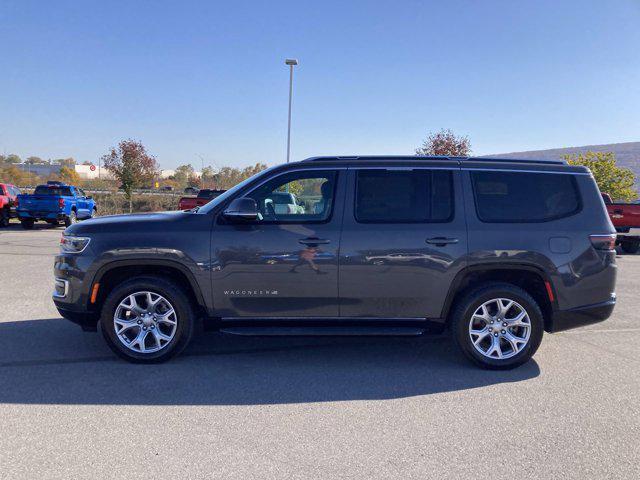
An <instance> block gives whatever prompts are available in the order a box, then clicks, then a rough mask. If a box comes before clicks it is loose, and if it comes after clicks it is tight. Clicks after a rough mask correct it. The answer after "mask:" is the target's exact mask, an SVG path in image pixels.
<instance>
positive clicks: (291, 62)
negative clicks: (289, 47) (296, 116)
mask: <svg viewBox="0 0 640 480" xmlns="http://www.w3.org/2000/svg"><path fill="white" fill-rule="evenodd" d="M284 63H285V65H289V122H288V125H287V163H289V158H290V156H291V101H292V99H293V67H294V66H296V65H298V60H296V59H295V58H287V59H286V60H285V61H284Z"/></svg>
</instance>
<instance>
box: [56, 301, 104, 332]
mask: <svg viewBox="0 0 640 480" xmlns="http://www.w3.org/2000/svg"><path fill="white" fill-rule="evenodd" d="M54 303H55V304H56V308H57V309H58V313H59V314H60V316H61V317H62V318H66V319H67V320H69V321H71V322H73V323H75V324H76V325H80V327H81V328H82V330H84V331H85V332H95V331H96V330H98V315H97V314H96V313H95V312H75V311H73V310H69V309H68V308H64V307H65V306H64V305H60V304H59V303H58V302H56V301H55V300H54Z"/></svg>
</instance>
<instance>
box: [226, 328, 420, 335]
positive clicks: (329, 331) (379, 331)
mask: <svg viewBox="0 0 640 480" xmlns="http://www.w3.org/2000/svg"><path fill="white" fill-rule="evenodd" d="M220 332H222V333H227V334H229V335H245V336H274V337H275V336H301V337H303V336H314V337H318V336H320V337H322V336H387V335H391V336H404V337H407V336H409V337H411V336H417V335H422V334H423V333H424V332H425V329H424V328H420V327H385V326H344V327H339V326H333V327H322V326H320V327H311V326H310V327H278V326H274V327H224V328H221V329H220Z"/></svg>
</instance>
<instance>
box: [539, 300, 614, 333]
mask: <svg viewBox="0 0 640 480" xmlns="http://www.w3.org/2000/svg"><path fill="white" fill-rule="evenodd" d="M615 306H616V297H615V295H612V297H611V299H610V300H608V301H606V302H602V303H596V304H593V305H586V306H584V307H578V308H572V309H570V310H558V311H556V312H553V315H552V319H551V325H550V327H551V328H550V330H549V332H550V333H555V332H561V331H563V330H570V329H572V328H578V327H583V326H585V325H590V324H592V323H598V322H602V321H604V320H606V319H607V318H609V317H610V316H611V314H612V313H613V309H614V307H615Z"/></svg>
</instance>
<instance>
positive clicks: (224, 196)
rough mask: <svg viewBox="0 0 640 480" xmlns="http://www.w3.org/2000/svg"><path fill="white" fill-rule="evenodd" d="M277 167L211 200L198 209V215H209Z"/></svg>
mask: <svg viewBox="0 0 640 480" xmlns="http://www.w3.org/2000/svg"><path fill="white" fill-rule="evenodd" d="M276 167H277V165H276V166H275V167H269V168H267V169H266V170H263V171H261V172H259V173H256V174H255V175H253V176H252V177H249V178H247V179H246V180H243V181H242V182H240V183H238V184H237V185H236V186H234V187H231V188H230V189H229V190H227V191H226V192H224V193H223V194H221V195H219V196H217V197H216V198H214V199H213V200H211V201H210V202H209V203H207V204H206V205H203V206H202V207H200V208H199V209H198V213H209V212H210V211H211V210H213V209H214V208H216V207H217V206H218V205H220V204H221V203H224V202H225V201H226V200H227V199H228V198H229V197H232V196H233V195H235V193H236V192H237V191H239V190H242V189H243V188H244V187H245V186H246V185H248V184H249V183H250V182H252V181H253V180H255V179H256V178H259V177H261V176H263V175H265V174H267V173H268V172H270V171H271V170H273V169H274V168H276Z"/></svg>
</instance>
